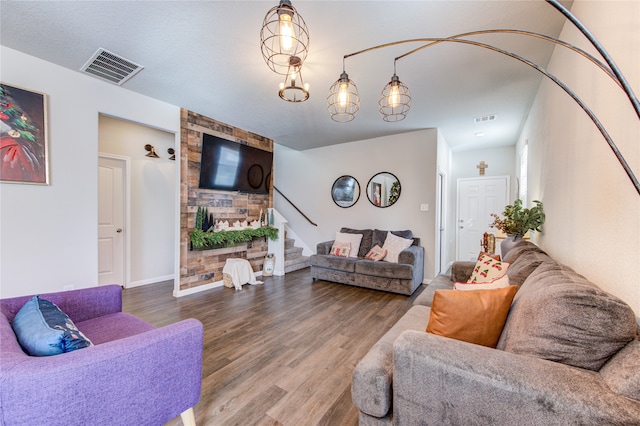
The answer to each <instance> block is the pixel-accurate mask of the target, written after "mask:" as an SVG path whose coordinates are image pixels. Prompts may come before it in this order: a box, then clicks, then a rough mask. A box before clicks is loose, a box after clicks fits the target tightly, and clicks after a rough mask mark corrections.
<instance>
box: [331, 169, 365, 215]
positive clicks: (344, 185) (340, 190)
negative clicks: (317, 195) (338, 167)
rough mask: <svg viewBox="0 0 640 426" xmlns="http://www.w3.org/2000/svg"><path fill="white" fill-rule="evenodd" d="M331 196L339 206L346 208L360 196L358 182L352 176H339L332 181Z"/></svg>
mask: <svg viewBox="0 0 640 426" xmlns="http://www.w3.org/2000/svg"><path fill="white" fill-rule="evenodd" d="M331 198H333V202H334V203H336V204H337V205H338V206H339V207H342V208H345V209H346V208H348V207H351V206H353V205H354V204H355V203H357V202H358V199H359V198H360V183H358V181H357V180H356V178H354V177H353V176H349V175H344V176H340V177H339V178H338V179H336V181H335V182H333V186H332V187H331Z"/></svg>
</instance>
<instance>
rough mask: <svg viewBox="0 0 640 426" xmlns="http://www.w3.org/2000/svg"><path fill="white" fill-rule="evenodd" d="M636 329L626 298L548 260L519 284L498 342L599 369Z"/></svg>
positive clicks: (511, 348) (513, 349)
mask: <svg viewBox="0 0 640 426" xmlns="http://www.w3.org/2000/svg"><path fill="white" fill-rule="evenodd" d="M636 330H637V325H636V320H635V314H634V313H633V310H632V309H631V308H630V307H629V306H628V305H627V304H626V303H624V302H623V301H622V300H620V299H618V298H617V297H614V296H612V295H610V294H608V293H606V292H604V291H602V290H601V289H599V288H598V287H597V286H595V285H594V284H593V283H591V282H589V281H588V280H587V279H586V278H584V277H583V276H581V275H579V274H577V273H576V272H574V271H573V270H572V269H570V268H568V267H566V266H563V265H560V264H558V263H556V262H553V261H552V262H545V263H543V264H541V265H540V266H539V267H538V268H537V269H536V270H535V271H533V272H532V273H531V275H529V277H528V278H527V280H526V281H525V282H524V283H523V284H522V286H521V288H520V291H518V294H517V295H516V297H515V298H514V300H513V304H512V306H511V312H510V313H509V317H508V318H507V322H506V324H505V327H504V330H503V332H502V335H501V336H500V341H499V342H498V346H497V347H498V349H502V350H504V351H507V352H513V353H517V354H523V355H528V356H534V357H537V358H542V359H547V360H550V361H556V362H560V363H563V364H567V365H572V366H575V367H579V368H586V369H589V370H594V371H598V370H600V368H601V367H602V366H603V365H604V363H606V362H607V360H609V358H611V356H612V355H613V354H615V353H616V352H618V351H619V350H620V349H622V348H623V347H624V346H625V345H626V344H627V343H629V342H630V341H631V340H633V339H634V338H635V336H636Z"/></svg>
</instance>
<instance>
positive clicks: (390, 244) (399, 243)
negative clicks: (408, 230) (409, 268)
mask: <svg viewBox="0 0 640 426" xmlns="http://www.w3.org/2000/svg"><path fill="white" fill-rule="evenodd" d="M411 244H413V239H410V240H409V239H406V238H402V237H398V236H397V235H393V234H392V233H391V232H387V238H386V239H385V240H384V245H383V246H382V248H383V250H386V251H387V255H386V256H385V258H384V260H385V261H387V262H391V263H398V256H400V252H401V251H402V250H404V249H406V248H407V247H409V246H410V245H411Z"/></svg>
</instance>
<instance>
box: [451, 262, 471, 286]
mask: <svg viewBox="0 0 640 426" xmlns="http://www.w3.org/2000/svg"><path fill="white" fill-rule="evenodd" d="M475 266H476V262H469V261H466V260H458V261H455V262H453V265H452V266H451V281H453V282H454V283H466V282H467V281H468V280H469V278H470V277H471V274H472V273H473V268H475Z"/></svg>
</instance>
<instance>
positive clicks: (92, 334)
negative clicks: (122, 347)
mask: <svg viewBox="0 0 640 426" xmlns="http://www.w3.org/2000/svg"><path fill="white" fill-rule="evenodd" d="M77 326H78V329H80V330H82V332H83V333H84V334H85V335H86V336H87V337H89V338H90V339H91V341H92V342H93V343H94V344H96V345H100V344H103V343H107V342H112V341H115V340H120V339H124V338H126V337H131V336H136V335H138V334H142V333H146V332H147V331H151V330H153V329H155V328H156V327H154V326H153V325H151V324H149V323H148V322H146V321H144V320H142V319H140V318H138V317H136V316H134V315H131V314H129V313H126V312H116V313H113V314H107V315H103V316H101V317H97V318H91V319H89V320H86V321H82V322H79V323H78V324H77Z"/></svg>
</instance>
